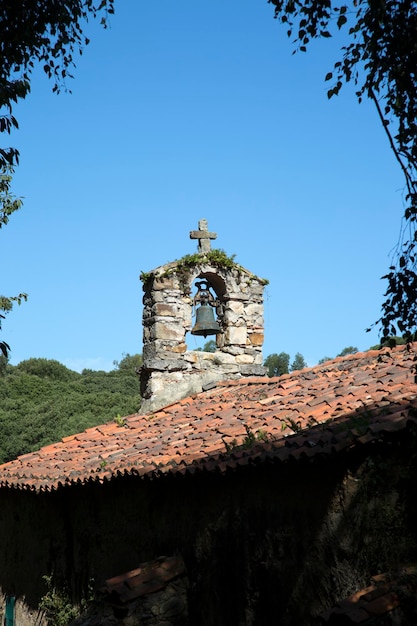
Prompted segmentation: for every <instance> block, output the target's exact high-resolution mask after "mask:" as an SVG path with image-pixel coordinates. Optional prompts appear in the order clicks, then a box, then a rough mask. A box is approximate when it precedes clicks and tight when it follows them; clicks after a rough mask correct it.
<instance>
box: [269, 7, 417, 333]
mask: <svg viewBox="0 0 417 626" xmlns="http://www.w3.org/2000/svg"><path fill="white" fill-rule="evenodd" d="M268 1H269V2H271V3H272V4H274V5H275V17H276V18H277V19H278V20H279V21H280V22H282V23H283V24H284V25H285V26H286V28H287V35H288V37H290V38H291V39H293V43H294V44H295V46H296V49H297V50H300V51H302V52H305V51H306V50H307V46H308V45H309V44H310V42H311V40H312V39H317V38H329V37H331V36H332V33H334V32H335V31H342V34H343V33H345V35H346V36H345V42H344V45H343V46H342V48H341V58H340V59H339V60H338V61H337V63H335V65H334V68H333V71H331V72H328V74H327V76H326V80H328V81H332V83H331V87H330V89H329V90H328V96H329V98H331V97H332V96H335V95H338V94H339V92H340V90H341V88H342V86H343V84H344V83H348V82H350V81H353V82H354V84H355V86H356V95H357V97H358V99H359V101H361V100H362V99H363V97H367V98H370V99H371V100H372V101H373V103H374V104H375V107H376V111H377V115H378V116H379V119H380V121H381V124H382V127H383V129H384V131H385V132H386V134H387V137H388V141H389V145H390V147H391V149H392V151H393V153H394V155H395V158H396V159H397V161H398V163H399V165H400V167H401V170H402V172H403V174H404V178H405V188H404V205H405V210H404V221H403V225H402V229H401V235H400V238H399V240H398V242H397V245H396V247H395V252H394V255H393V260H392V264H391V266H390V267H389V271H388V273H387V274H386V275H385V276H383V278H384V279H386V280H387V281H388V288H387V290H386V293H385V298H386V299H385V301H384V302H383V304H382V315H381V317H380V318H379V319H378V320H377V321H376V322H375V324H376V325H377V326H379V327H380V328H381V330H382V335H383V337H388V336H389V335H396V334H397V328H398V329H399V331H400V332H401V333H404V334H406V335H408V336H411V335H412V334H413V333H415V331H416V317H417V274H416V263H417V229H416V223H417V2H412V1H409V0H401V1H394V0H353V2H349V3H347V4H343V3H342V4H340V3H337V4H336V3H334V2H332V1H331V0H268Z"/></svg>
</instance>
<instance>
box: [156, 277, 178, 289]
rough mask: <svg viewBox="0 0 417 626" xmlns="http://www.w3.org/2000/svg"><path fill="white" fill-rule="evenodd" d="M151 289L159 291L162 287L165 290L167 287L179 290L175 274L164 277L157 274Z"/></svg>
mask: <svg viewBox="0 0 417 626" xmlns="http://www.w3.org/2000/svg"><path fill="white" fill-rule="evenodd" d="M153 289H154V291H161V290H162V289H163V290H167V289H172V290H174V289H175V290H179V282H178V278H177V276H176V275H175V274H173V275H171V276H164V277H162V276H158V277H156V278H155V280H154V281H153Z"/></svg>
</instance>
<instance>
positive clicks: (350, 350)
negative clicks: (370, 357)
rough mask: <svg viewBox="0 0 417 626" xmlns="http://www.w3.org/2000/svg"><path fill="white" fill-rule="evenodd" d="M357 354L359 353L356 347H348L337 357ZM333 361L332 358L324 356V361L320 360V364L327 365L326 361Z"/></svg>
mask: <svg viewBox="0 0 417 626" xmlns="http://www.w3.org/2000/svg"><path fill="white" fill-rule="evenodd" d="M356 352H358V349H357V348H356V347H355V346H347V347H346V348H343V350H341V351H340V352H339V354H337V355H336V356H347V355H348V354H356ZM332 360H333V357H332V356H324V357H323V358H322V359H320V361H319V362H318V364H319V365H322V364H323V363H326V361H332Z"/></svg>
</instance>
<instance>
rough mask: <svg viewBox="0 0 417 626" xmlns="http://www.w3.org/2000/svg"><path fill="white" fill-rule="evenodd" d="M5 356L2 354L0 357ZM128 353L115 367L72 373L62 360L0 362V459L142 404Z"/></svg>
mask: <svg viewBox="0 0 417 626" xmlns="http://www.w3.org/2000/svg"><path fill="white" fill-rule="evenodd" d="M2 358H3V357H2ZM140 360H141V357H140V355H134V356H130V355H126V356H125V357H124V359H122V360H121V361H120V362H119V363H115V365H116V368H115V369H114V370H113V371H111V372H104V371H94V370H83V371H82V373H81V374H80V373H78V372H74V371H73V370H70V369H68V368H67V367H65V365H62V364H61V363H59V362H58V361H54V360H48V359H28V360H26V361H22V362H21V363H19V365H15V366H13V365H9V364H7V363H6V362H5V361H4V360H3V362H2V363H1V364H0V463H5V462H6V461H9V460H11V459H14V458H16V457H17V456H19V455H21V454H25V453H26V452H32V451H34V450H38V449H39V448H41V447H42V446H45V445H48V444H50V443H54V442H56V441H59V440H60V439H61V438H62V437H65V436H67V435H72V434H75V433H78V432H81V431H83V430H85V429H86V428H89V427H91V426H97V425H99V424H103V423H105V422H109V421H112V420H114V419H115V418H116V416H117V415H121V416H123V415H129V414H131V413H136V412H137V411H138V410H139V407H140V395H139V380H138V376H137V374H136V372H135V366H137V365H138V364H140Z"/></svg>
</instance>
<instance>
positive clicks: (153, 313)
mask: <svg viewBox="0 0 417 626" xmlns="http://www.w3.org/2000/svg"><path fill="white" fill-rule="evenodd" d="M196 279H197V280H198V279H200V280H206V281H208V283H209V284H210V286H211V288H212V292H213V295H215V296H216V297H217V298H219V300H220V301H221V304H222V307H223V320H222V322H221V325H222V332H221V333H220V334H218V335H217V336H216V344H217V350H216V352H214V353H209V352H200V351H195V350H188V349H187V343H186V334H187V333H188V332H191V329H192V326H193V319H192V309H193V295H194V291H195V290H194V287H193V284H194V281H195V280H196ZM265 283H266V281H264V280H262V279H260V278H258V277H257V276H255V275H254V274H251V273H250V272H249V271H247V270H245V269H244V268H242V267H240V266H238V265H236V267H232V268H228V267H227V268H222V267H221V268H219V267H214V266H213V265H211V264H210V263H207V262H205V260H204V257H203V258H202V262H201V264H198V265H196V266H195V267H193V268H191V269H189V270H188V271H187V272H183V271H181V270H180V269H178V265H177V262H174V263H170V264H168V265H164V266H161V267H160V268H158V269H156V270H154V272H152V274H151V275H150V278H148V279H147V280H146V281H145V284H144V292H145V294H144V297H143V304H144V309H143V367H142V371H141V392H142V397H143V403H142V410H144V411H145V412H147V411H152V410H156V409H158V408H160V407H162V406H166V405H167V404H170V403H172V402H175V401H176V400H178V399H180V398H183V397H186V396H187V395H190V394H194V393H198V392H200V391H202V390H203V389H204V388H205V387H206V386H207V385H209V384H210V383H213V382H215V381H219V380H224V379H232V378H240V377H241V376H263V375H265V368H264V367H263V365H262V362H263V358H262V345H263V340H264V320H263V290H264V286H265ZM212 337H214V336H212Z"/></svg>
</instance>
